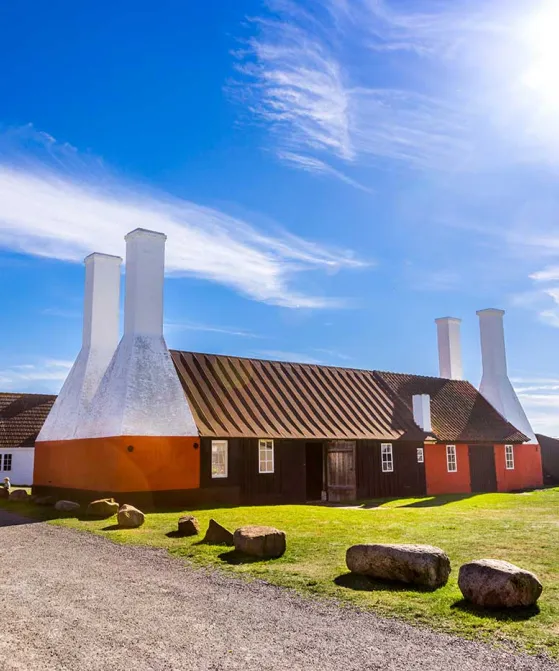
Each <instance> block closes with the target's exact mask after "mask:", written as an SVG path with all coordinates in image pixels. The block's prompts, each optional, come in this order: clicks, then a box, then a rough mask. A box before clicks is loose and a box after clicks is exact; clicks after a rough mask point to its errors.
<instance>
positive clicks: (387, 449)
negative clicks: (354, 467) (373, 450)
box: [380, 443, 394, 473]
mask: <svg viewBox="0 0 559 671" xmlns="http://www.w3.org/2000/svg"><path fill="white" fill-rule="evenodd" d="M380 454H381V469H382V472H383V473H392V471H393V470H394V463H393V459H392V444H391V443H381V446H380Z"/></svg>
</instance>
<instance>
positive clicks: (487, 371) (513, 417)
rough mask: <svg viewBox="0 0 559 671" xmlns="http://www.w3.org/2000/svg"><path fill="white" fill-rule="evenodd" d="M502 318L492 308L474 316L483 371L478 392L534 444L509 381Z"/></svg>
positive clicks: (499, 313)
mask: <svg viewBox="0 0 559 671" xmlns="http://www.w3.org/2000/svg"><path fill="white" fill-rule="evenodd" d="M504 314H505V311H504V310H496V309H494V308H488V309H487V310H478V312H477V315H478V317H479V329H480V336H481V362H482V368H483V373H482V377H481V383H480V386H479V390H480V392H481V393H482V394H483V395H484V396H485V398H486V399H487V400H488V401H489V402H490V403H491V405H492V406H493V407H494V408H495V409H496V410H498V411H499V412H500V413H501V415H503V417H504V418H505V419H506V420H507V421H509V422H510V423H511V424H512V425H513V426H514V427H516V428H517V429H518V430H519V431H522V433H524V434H525V435H526V436H528V438H529V441H530V442H531V443H537V442H538V441H537V439H536V436H535V434H534V431H533V429H532V427H531V425H530V422H529V421H528V418H527V417H526V413H525V412H524V409H523V407H522V405H521V404H520V401H519V400H518V397H517V395H516V392H515V391H514V389H513V386H512V384H511V382H510V380H509V377H508V372H507V356H506V349H505V331H504V326H503V316H504Z"/></svg>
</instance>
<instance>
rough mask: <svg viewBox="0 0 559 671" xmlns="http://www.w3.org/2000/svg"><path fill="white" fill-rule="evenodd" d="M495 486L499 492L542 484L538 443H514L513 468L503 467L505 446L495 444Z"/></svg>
mask: <svg viewBox="0 0 559 671" xmlns="http://www.w3.org/2000/svg"><path fill="white" fill-rule="evenodd" d="M495 468H496V470H497V487H498V490H499V491H500V492H510V491H512V490H515V489H528V488H530V487H541V486H542V485H543V470H542V458H541V449H540V446H539V445H534V444H532V445H515V446H514V469H512V470H510V471H509V470H507V469H506V468H505V446H504V445H495Z"/></svg>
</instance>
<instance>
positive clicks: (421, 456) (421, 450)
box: [417, 447, 424, 464]
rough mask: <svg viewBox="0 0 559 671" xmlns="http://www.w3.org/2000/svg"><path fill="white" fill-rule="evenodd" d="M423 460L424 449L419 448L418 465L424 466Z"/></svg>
mask: <svg viewBox="0 0 559 671" xmlns="http://www.w3.org/2000/svg"><path fill="white" fill-rule="evenodd" d="M423 459H424V455H423V448H422V447H418V448H417V463H419V464H422V463H423Z"/></svg>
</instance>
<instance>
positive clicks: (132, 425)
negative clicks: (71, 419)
mask: <svg viewBox="0 0 559 671" xmlns="http://www.w3.org/2000/svg"><path fill="white" fill-rule="evenodd" d="M166 239H167V236H166V235H164V234H163V233H158V232H156V231H148V230H145V229H142V228H137V229H136V230H134V231H132V232H130V233H128V235H127V236H126V237H125V240H126V283H125V286H126V295H125V301H124V335H123V337H122V340H121V341H120V343H119V345H118V347H117V350H116V352H115V353H114V356H113V358H112V361H111V363H110V365H109V367H108V368H107V371H106V373H105V375H104V377H103V380H102V382H101V384H100V386H99V389H98V391H97V393H96V395H95V398H94V399H93V402H92V404H91V411H90V414H89V418H88V421H87V422H85V423H84V428H83V437H84V438H85V437H87V438H100V437H111V436H169V437H170V436H196V435H198V431H197V428H196V425H195V422H194V419H193V417H192V413H191V411H190V407H189V406H188V403H187V400H186V396H185V394H184V390H183V388H182V385H181V383H180V381H179V378H178V375H177V372H176V370H175V367H174V364H173V362H172V359H171V355H170V353H169V350H168V349H167V345H166V343H165V339H164V338H163V282H164V271H165V241H166Z"/></svg>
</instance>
